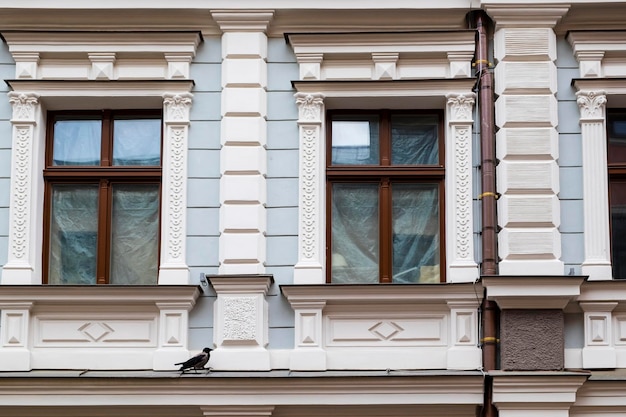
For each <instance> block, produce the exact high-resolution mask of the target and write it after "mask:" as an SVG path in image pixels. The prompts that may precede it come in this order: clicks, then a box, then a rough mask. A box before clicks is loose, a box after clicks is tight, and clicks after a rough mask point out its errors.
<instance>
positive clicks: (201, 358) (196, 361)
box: [174, 347, 213, 373]
mask: <svg viewBox="0 0 626 417" xmlns="http://www.w3.org/2000/svg"><path fill="white" fill-rule="evenodd" d="M212 350H213V349H211V348H208V347H207V348H204V349H202V352H200V353H198V354H197V355H196V356H194V357H192V358H189V359H187V360H186V361H185V362H179V363H175V364H174V365H180V369H179V371H182V373H185V370H186V369H193V370H194V372H195V373H198V371H197V370H198V369H204V365H206V364H207V362H208V361H209V357H210V356H211V351H212Z"/></svg>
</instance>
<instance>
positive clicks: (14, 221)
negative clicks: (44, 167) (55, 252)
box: [9, 92, 39, 260]
mask: <svg viewBox="0 0 626 417" xmlns="http://www.w3.org/2000/svg"><path fill="white" fill-rule="evenodd" d="M9 103H11V105H12V106H13V118H12V120H11V122H12V123H13V154H12V158H13V175H12V191H11V193H12V196H13V199H12V200H13V201H12V204H11V229H12V231H11V233H10V236H11V242H10V248H11V256H12V257H13V259H17V260H22V259H24V258H26V257H27V248H28V239H29V233H30V190H31V183H32V174H31V164H32V162H31V161H32V150H31V148H32V142H33V126H34V124H35V111H36V108H37V106H38V104H39V95H37V94H34V93H15V92H11V93H9Z"/></svg>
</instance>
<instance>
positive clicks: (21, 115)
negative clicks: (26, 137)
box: [9, 91, 39, 123]
mask: <svg viewBox="0 0 626 417" xmlns="http://www.w3.org/2000/svg"><path fill="white" fill-rule="evenodd" d="M9 103H11V106H13V117H12V118H11V122H13V123H15V122H18V123H24V122H29V123H35V109H36V108H37V105H38V104H39V94H36V93H16V92H14V91H11V92H10V93H9Z"/></svg>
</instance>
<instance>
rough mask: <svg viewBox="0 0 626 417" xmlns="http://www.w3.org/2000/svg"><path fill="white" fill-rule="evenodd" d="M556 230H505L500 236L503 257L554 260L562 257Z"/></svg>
mask: <svg viewBox="0 0 626 417" xmlns="http://www.w3.org/2000/svg"><path fill="white" fill-rule="evenodd" d="M558 236H559V234H558V231H557V230H556V229H552V230H550V229H531V228H523V229H521V228H520V229H504V230H502V231H501V232H500V234H499V240H500V248H501V252H502V254H503V257H505V258H508V257H511V258H512V259H537V258H538V257H540V258H542V259H552V258H558V257H559V255H560V239H558Z"/></svg>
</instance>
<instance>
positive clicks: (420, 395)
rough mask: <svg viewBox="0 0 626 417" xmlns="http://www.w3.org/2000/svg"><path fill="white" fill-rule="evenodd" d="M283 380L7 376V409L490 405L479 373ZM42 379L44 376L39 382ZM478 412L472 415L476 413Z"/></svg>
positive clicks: (1, 378) (0, 378)
mask: <svg viewBox="0 0 626 417" xmlns="http://www.w3.org/2000/svg"><path fill="white" fill-rule="evenodd" d="M294 374H298V373H291V374H290V375H291V376H286V375H287V373H286V372H285V373H283V377H276V376H275V374H273V373H269V374H268V373H258V374H257V375H254V376H251V375H250V373H247V374H246V373H243V374H240V373H233V372H229V373H219V372H213V373H209V374H206V375H199V377H194V376H192V377H186V378H185V377H183V378H181V377H180V375H179V373H178V372H169V373H159V374H154V376H153V377H148V378H142V377H134V376H133V373H130V372H127V373H124V374H123V375H119V376H115V375H112V374H111V373H98V372H89V373H87V374H84V375H83V376H81V377H77V376H78V373H75V374H74V377H58V376H57V377H50V378H46V377H45V373H44V374H40V373H35V374H31V375H30V376H24V375H26V374H22V376H20V375H19V374H15V373H14V374H6V373H4V374H1V375H0V392H2V404H3V406H19V405H24V403H25V401H26V400H25V398H28V400H27V403H28V405H30V406H45V405H49V404H50V398H48V397H49V396H50V395H51V394H54V403H55V405H58V406H74V405H102V398H103V397H106V398H108V400H107V405H108V406H131V405H140V406H142V405H158V406H173V405H180V404H186V405H189V406H192V405H196V406H206V405H207V404H211V405H231V404H238V405H262V404H265V405H267V404H271V405H277V406H278V405H301V406H309V405H318V404H320V402H321V401H323V404H326V405H370V406H372V405H377V404H423V405H424V404H431V405H435V404H442V405H446V404H452V405H465V406H466V407H468V410H469V409H473V407H474V406H475V405H477V404H482V400H483V376H482V375H481V374H480V373H478V372H467V373H463V372H456V373H453V372H446V371H442V372H440V374H439V375H437V374H436V373H435V372H430V373H428V372H424V373H408V374H407V375H405V376H394V375H393V374H392V375H389V374H386V373H385V372H384V371H383V372H380V373H378V376H373V375H372V373H369V374H368V373H358V372H357V373H355V374H354V375H352V376H350V375H349V373H343V376H339V377H332V376H331V377H328V376H326V374H325V373H319V372H316V373H300V374H299V376H294ZM34 375H38V376H39V377H33V376H34ZM469 414H472V413H469Z"/></svg>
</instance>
